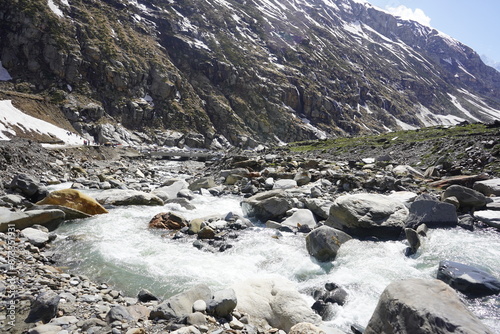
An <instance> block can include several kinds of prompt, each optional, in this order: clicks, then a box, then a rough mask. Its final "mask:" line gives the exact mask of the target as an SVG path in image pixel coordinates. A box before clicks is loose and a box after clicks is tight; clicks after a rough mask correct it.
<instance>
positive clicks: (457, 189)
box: [442, 185, 488, 209]
mask: <svg viewBox="0 0 500 334" xmlns="http://www.w3.org/2000/svg"><path fill="white" fill-rule="evenodd" d="M448 197H456V198H457V199H458V202H459V203H460V208H462V209H474V208H481V207H483V206H485V205H486V203H488V199H487V198H486V196H484V195H483V194H481V193H480V192H479V191H476V190H474V189H471V188H467V187H464V186H459V185H452V186H449V187H448V188H447V189H446V190H445V191H444V193H443V195H442V200H443V201H444V200H445V199H446V198H448Z"/></svg>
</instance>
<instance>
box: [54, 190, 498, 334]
mask: <svg viewBox="0 0 500 334" xmlns="http://www.w3.org/2000/svg"><path fill="white" fill-rule="evenodd" d="M59 187H63V186H59ZM86 192H87V193H88V194H90V195H92V194H93V193H94V194H95V190H92V191H86ZM241 199H242V198H240V197H237V196H229V197H215V196H211V195H206V196H201V195H196V196H195V198H194V199H193V201H191V203H192V204H193V205H195V207H196V209H195V210H186V209H183V208H182V207H180V206H179V205H177V204H175V205H165V206H163V207H146V206H130V207H117V208H113V209H111V210H110V212H109V214H105V215H98V216H94V217H91V218H87V219H83V220H78V221H69V222H66V223H64V224H62V225H61V226H60V227H59V228H58V229H57V230H56V231H55V232H56V233H57V234H58V238H57V239H56V241H55V252H56V253H57V254H58V256H57V258H58V265H60V266H63V267H67V268H68V270H69V271H70V272H74V273H78V274H83V275H86V276H88V277H89V278H91V279H92V280H94V281H97V282H106V283H108V284H110V285H112V286H114V287H115V288H116V289H119V290H121V291H123V292H124V293H125V294H126V295H128V296H136V295H137V293H138V291H139V290H141V289H143V288H146V289H148V290H150V291H151V292H153V293H154V294H155V295H157V296H159V297H161V298H162V299H163V298H168V297H170V296H172V295H174V294H176V293H179V292H181V291H184V290H187V289H188V288H190V287H192V286H193V285H194V284H198V283H206V284H208V285H209V286H210V287H211V288H212V290H217V289H223V288H226V287H229V286H231V285H233V284H234V283H236V282H239V281H243V280H246V279H248V278H252V277H263V276H280V277H284V278H286V279H288V280H290V281H292V282H294V283H295V284H296V287H297V289H298V290H299V291H300V292H302V293H303V295H304V298H305V299H306V300H307V301H308V302H309V303H310V304H311V305H312V304H313V302H314V300H313V299H312V297H310V294H309V293H310V292H311V291H312V290H313V289H315V288H320V287H322V286H324V284H325V283H327V282H334V283H337V284H339V285H340V286H342V287H343V288H344V289H345V290H346V291H347V292H348V300H347V303H346V304H345V305H344V306H335V309H334V311H335V316H334V317H333V319H331V320H330V321H328V323H329V324H331V325H334V326H336V327H340V328H341V329H343V330H345V331H346V332H348V331H349V326H350V325H351V324H359V325H361V326H366V325H367V323H368V321H369V319H370V317H371V315H372V313H373V311H374V309H375V307H376V304H377V302H378V298H379V296H380V294H381V293H382V291H383V290H384V289H385V287H386V286H387V285H388V284H389V283H391V282H393V281H396V280H400V279H405V278H426V279H431V278H435V277H436V273H437V268H438V264H439V261H441V260H451V261H456V262H461V263H465V264H470V265H475V266H477V267H479V268H482V269H485V270H486V271H489V272H491V273H493V274H494V275H495V274H498V268H500V236H499V233H498V232H495V231H491V230H478V231H474V232H470V231H466V230H463V229H460V228H456V229H447V230H445V229H438V230H430V231H429V234H428V237H427V238H425V239H424V240H423V244H422V246H421V248H420V249H419V251H418V252H417V254H416V255H415V256H413V257H406V256H405V255H404V250H405V248H406V247H407V244H406V242H405V241H388V242H368V241H358V240H354V239H353V240H350V241H348V242H347V243H345V244H343V245H342V247H341V248H340V251H339V253H338V255H337V258H336V259H335V261H334V262H331V263H326V264H325V263H318V262H317V261H316V260H314V259H313V258H312V257H311V256H309V254H308V253H307V251H306V247H305V235H304V234H300V233H299V234H297V235H295V234H292V233H285V232H282V233H279V234H277V231H276V230H272V229H267V228H264V227H263V226H260V225H257V226H256V227H254V228H250V229H247V230H244V231H242V232H240V233H238V234H239V237H238V238H237V239H235V240H230V241H229V243H230V244H231V245H232V246H233V247H232V248H229V249H227V250H226V251H224V252H216V253H213V252H209V251H206V250H199V249H197V248H195V247H194V246H193V241H194V240H195V239H192V238H182V239H177V240H173V239H172V237H171V235H169V234H168V232H164V231H155V230H150V229H148V223H149V221H150V220H151V218H152V217H153V216H154V215H155V214H157V213H159V212H165V211H173V212H177V213H179V214H181V215H183V216H184V217H185V218H187V219H193V218H200V217H206V216H210V215H223V216H224V215H226V214H227V213H229V212H233V213H234V214H239V215H243V213H242V211H241V208H240V201H241ZM467 304H468V305H469V308H471V309H472V310H473V312H474V313H475V314H476V315H477V316H478V317H479V318H480V319H482V321H483V322H484V323H485V324H486V325H487V326H489V327H490V328H491V329H492V330H493V331H494V332H498V333H500V319H499V314H500V300H499V298H498V296H496V297H487V298H482V299H476V300H474V301H472V302H470V301H469V302H467Z"/></svg>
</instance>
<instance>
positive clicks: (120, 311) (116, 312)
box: [106, 305, 134, 324]
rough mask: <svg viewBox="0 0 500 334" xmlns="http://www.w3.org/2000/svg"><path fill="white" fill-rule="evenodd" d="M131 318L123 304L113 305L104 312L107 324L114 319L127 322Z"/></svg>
mask: <svg viewBox="0 0 500 334" xmlns="http://www.w3.org/2000/svg"><path fill="white" fill-rule="evenodd" d="M132 320H134V318H132V316H131V315H130V313H129V312H128V310H127V308H126V307H125V306H123V305H116V306H113V307H112V308H111V309H110V310H109V311H108V313H107V314H106V321H107V322H108V324H111V323H112V322H114V321H120V322H127V321H132Z"/></svg>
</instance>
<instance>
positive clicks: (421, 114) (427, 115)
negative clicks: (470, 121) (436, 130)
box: [416, 105, 465, 126]
mask: <svg viewBox="0 0 500 334" xmlns="http://www.w3.org/2000/svg"><path fill="white" fill-rule="evenodd" d="M418 107H419V110H418V113H417V114H416V116H417V117H418V119H420V121H421V122H422V123H423V124H424V125H425V126H435V125H457V124H459V123H462V122H463V121H465V119H464V118H461V117H458V116H454V115H437V114H433V113H432V112H431V111H430V110H429V109H427V108H426V107H424V106H423V105H419V106H418Z"/></svg>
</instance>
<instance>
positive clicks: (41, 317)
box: [24, 290, 61, 323]
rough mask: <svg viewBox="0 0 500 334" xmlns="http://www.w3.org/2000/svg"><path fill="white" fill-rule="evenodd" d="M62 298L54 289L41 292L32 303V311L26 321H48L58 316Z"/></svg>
mask: <svg viewBox="0 0 500 334" xmlns="http://www.w3.org/2000/svg"><path fill="white" fill-rule="evenodd" d="M60 299H61V297H59V295H58V294H57V293H55V292H54V291H52V290H48V291H46V292H42V293H40V294H39V295H38V297H36V299H35V300H34V301H33V303H32V304H31V309H30V313H29V314H28V317H27V318H26V320H24V322H27V323H32V322H38V321H42V322H43V323H48V322H49V321H50V319H52V318H54V317H55V316H56V312H57V306H58V305H59V300H60Z"/></svg>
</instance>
